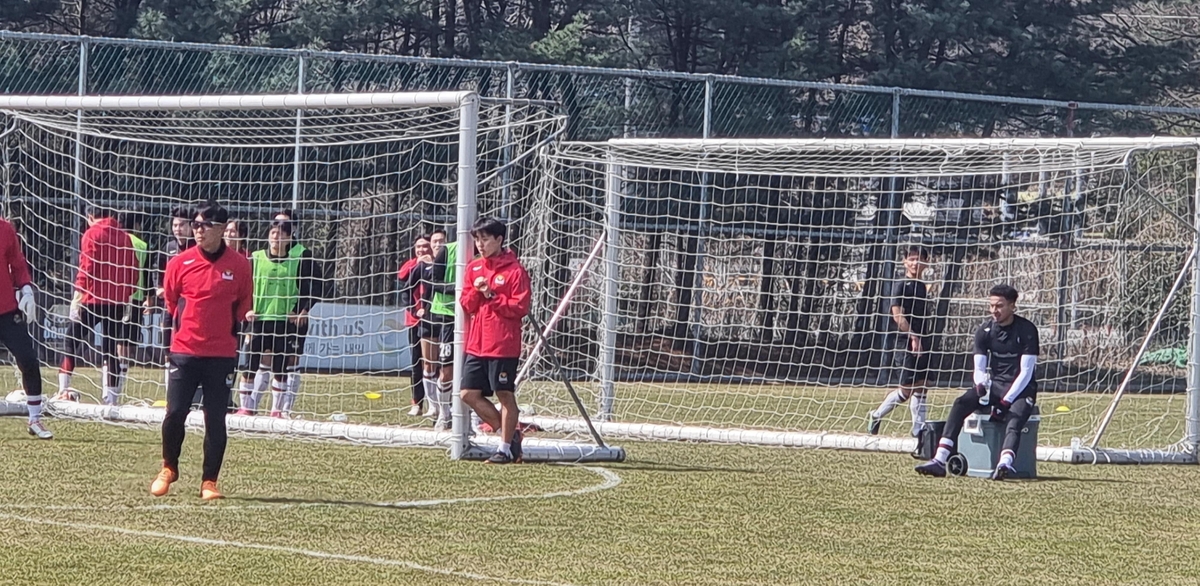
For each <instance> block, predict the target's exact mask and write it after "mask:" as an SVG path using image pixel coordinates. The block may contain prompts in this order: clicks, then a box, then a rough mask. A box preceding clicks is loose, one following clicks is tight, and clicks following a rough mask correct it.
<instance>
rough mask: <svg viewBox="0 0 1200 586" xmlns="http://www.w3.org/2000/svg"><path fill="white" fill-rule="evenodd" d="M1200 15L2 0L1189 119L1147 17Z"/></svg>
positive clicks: (226, 39) (396, 45)
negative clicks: (1162, 110)
mask: <svg viewBox="0 0 1200 586" xmlns="http://www.w3.org/2000/svg"><path fill="white" fill-rule="evenodd" d="M1194 10H1195V9H1194V7H1192V6H1190V5H1189V4H1186V3H1178V2H1175V1H1174V0H1161V1H1159V2H1149V3H1148V2H1134V1H1131V0H1081V1H1078V2H1024V1H1019V0H967V1H965V2H946V1H944V0H833V1H817V0H618V1H601V0H357V1H353V2H342V1H340V0H77V1H74V2H61V1H56V0H0V27H3V28H7V29H12V30H24V31H40V32H54V33H68V34H85V35H93V36H113V37H136V38H148V39H160V40H174V41H197V42H214V43H230V44H238V45H256V46H270V47H292V48H311V49H329V50H335V51H352V52H362V53H379V54H393V55H414V56H436V57H463V58H481V59H494V60H505V61H508V60H515V61H533V62H550V63H560V64H573V65H598V66H618V67H634V68H644V69H653V70H663V71H676V72H688V73H715V74H733V75H744V76H760V77H778V78H789V79H802V80H810V81H830V82H851V83H854V82H863V83H873V84H884V85H899V86H904V87H912V88H924V89H946V90H957V91H966V92H972V93H990V94H1001V95H1012V96H1020V97H1034V98H1053V99H1062V100H1080V101H1083V100H1087V101H1099V102H1113V103H1143V104H1146V103H1153V104H1158V103H1172V104H1180V103H1189V102H1191V98H1192V97H1193V96H1194V95H1195V93H1196V81H1195V79H1194V76H1192V75H1190V74H1189V68H1188V65H1189V63H1190V62H1191V61H1192V60H1194V58H1195V57H1196V47H1197V42H1198V40H1200V39H1198V38H1197V35H1195V34H1193V33H1192V32H1191V31H1190V30H1188V29H1187V28H1186V27H1183V26H1182V25H1181V24H1180V23H1183V22H1187V21H1180V20H1177V19H1147V18H1143V16H1145V15H1144V14H1142V13H1147V12H1150V13H1155V11H1158V12H1157V13H1165V14H1175V13H1176V12H1179V13H1181V14H1183V13H1186V14H1191V12H1189V11H1194ZM754 97H755V96H749V95H742V96H738V95H727V96H726V100H727V102H728V103H729V106H728V107H731V108H732V107H736V104H737V103H739V102H741V101H743V100H745V99H746V98H754ZM792 97H799V98H800V100H795V99H789V100H788V101H789V102H797V101H798V102H800V103H801V104H802V103H803V100H804V98H808V99H810V100H811V99H813V98H814V97H815V96H792ZM680 98H681V96H676V99H680ZM758 98H759V99H763V98H764V97H763V96H758ZM794 114H799V115H801V116H803V112H802V111H801V112H797V113H794Z"/></svg>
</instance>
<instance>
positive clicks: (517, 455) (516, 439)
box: [509, 429, 525, 464]
mask: <svg viewBox="0 0 1200 586" xmlns="http://www.w3.org/2000/svg"><path fill="white" fill-rule="evenodd" d="M524 439H525V436H524V434H522V433H521V430H519V429H518V430H516V431H514V432H513V437H512V443H510V444H509V447H510V448H511V449H512V461H513V463H515V464H520V463H521V457H522V456H523V455H524V454H523V453H522V452H523V450H522V449H521V441H522V440H524Z"/></svg>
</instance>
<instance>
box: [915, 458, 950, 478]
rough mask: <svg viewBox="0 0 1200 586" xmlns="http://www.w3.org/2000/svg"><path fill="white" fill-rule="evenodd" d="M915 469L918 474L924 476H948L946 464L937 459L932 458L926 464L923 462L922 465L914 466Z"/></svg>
mask: <svg viewBox="0 0 1200 586" xmlns="http://www.w3.org/2000/svg"><path fill="white" fill-rule="evenodd" d="M914 470H916V471H917V474H920V475H922V476H934V477H937V478H945V477H946V465H945V464H943V463H941V462H938V461H937V460H930V461H928V462H926V463H924V464H921V465H920V466H917V467H916V468H914Z"/></svg>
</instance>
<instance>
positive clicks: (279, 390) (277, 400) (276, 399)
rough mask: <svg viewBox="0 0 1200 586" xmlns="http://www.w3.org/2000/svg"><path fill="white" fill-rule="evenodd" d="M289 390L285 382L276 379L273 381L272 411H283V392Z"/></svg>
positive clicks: (273, 412)
mask: <svg viewBox="0 0 1200 586" xmlns="http://www.w3.org/2000/svg"><path fill="white" fill-rule="evenodd" d="M285 392H287V389H285V388H284V386H283V383H280V382H279V381H275V382H273V383H271V413H272V414H275V413H282V412H283V394H284V393H285Z"/></svg>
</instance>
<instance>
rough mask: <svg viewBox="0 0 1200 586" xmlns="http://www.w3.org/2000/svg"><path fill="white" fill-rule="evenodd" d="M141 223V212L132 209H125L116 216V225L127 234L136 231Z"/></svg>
mask: <svg viewBox="0 0 1200 586" xmlns="http://www.w3.org/2000/svg"><path fill="white" fill-rule="evenodd" d="M141 222H142V212H141V210H139V209H137V208H136V207H134V208H129V209H126V210H125V211H123V212H121V213H120V214H118V215H117V223H118V224H120V225H121V228H124V229H125V230H126V231H127V232H133V231H136V230H137V229H138V227H139V226H138V225H139V224H141Z"/></svg>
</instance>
